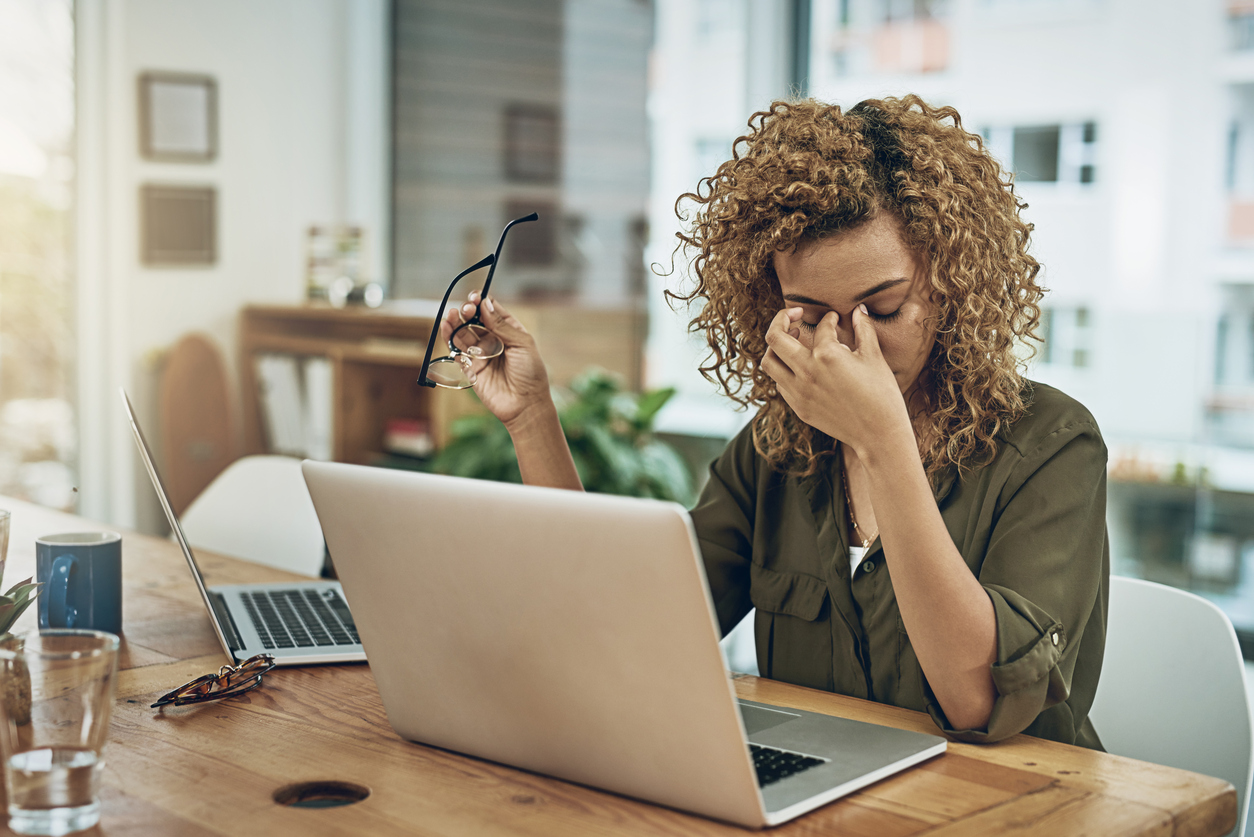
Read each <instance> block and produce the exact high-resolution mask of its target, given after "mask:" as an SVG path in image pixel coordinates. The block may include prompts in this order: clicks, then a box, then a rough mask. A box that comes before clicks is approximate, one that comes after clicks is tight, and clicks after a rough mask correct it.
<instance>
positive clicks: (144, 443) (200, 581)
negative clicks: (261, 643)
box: [118, 387, 230, 654]
mask: <svg viewBox="0 0 1254 837" xmlns="http://www.w3.org/2000/svg"><path fill="white" fill-rule="evenodd" d="M118 392H119V393H120V394H121V396H122V403H123V405H125V407H126V417H127V418H128V419H130V422H131V431H132V432H133V433H134V434H135V444H136V445H137V446H138V447H139V455H140V457H141V458H142V459H143V460H144V467H145V468H146V469H148V477H149V479H151V480H152V487H153V488H154V489H156V492H157V499H158V500H160V501H161V509H162V511H164V512H165V517H166V520H168V521H170V528H171V529H172V530H173V531H174V537H175V538H176V539H177V540H178V542H179V546H180V547H182V549H183V556H184V557H185V558H187V565H188V566H189V567H191V570H192V578H194V579H196V587H197V589H199V590H200V597H201V598H202V599H204V602H205V607H206V608H208V609H209V615H210V621H211V622H212V623H213V630H214V632H215V633H216V634H217V635H218V639H219V641H221V643H222V647H223V648H226V649H228V652H227V653H228V654H229V653H230V651H229V648H230V645H229V643H228V642H227V639H226V636H225V635H224V634H223V633H222V627H221V626H220V625H219V624H218V620H217V617H216V616H215V614H214V609H213V602H212V601H211V600H210V599H209V591H208V590H207V589H206V588H205V580H204V577H203V576H202V575H201V574H200V567H198V566H197V565H196V558H195V556H194V555H192V548H191V546H190V545H189V544H188V543H187V538H186V537H184V535H183V527H182V526H180V525H179V519H178V516H177V515H176V514H175V513H174V507H173V506H172V505H170V495H168V494H167V493H166V490H165V486H164V485H163V484H162V482H161V475H160V474H158V473H157V466H156V465H155V464H154V463H153V461H152V450H151V449H150V448H149V447H148V440H147V439H145V438H144V431H143V430H141V429H140V427H139V421H137V420H136V418H135V410H134V409H133V408H132V407H131V399H130V398H129V397H127V395H126V390H125V389H123V388H122V387H118Z"/></svg>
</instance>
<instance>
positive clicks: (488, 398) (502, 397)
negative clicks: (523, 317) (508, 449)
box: [440, 291, 553, 427]
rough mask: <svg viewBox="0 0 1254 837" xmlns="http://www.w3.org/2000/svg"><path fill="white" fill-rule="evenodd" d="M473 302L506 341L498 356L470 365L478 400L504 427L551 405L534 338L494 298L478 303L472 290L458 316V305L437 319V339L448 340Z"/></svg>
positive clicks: (469, 313)
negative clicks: (441, 320)
mask: <svg viewBox="0 0 1254 837" xmlns="http://www.w3.org/2000/svg"><path fill="white" fill-rule="evenodd" d="M476 305H478V306H479V319H480V321H481V322H482V323H483V325H484V327H485V328H487V329H488V330H489V331H491V332H492V333H493V334H495V335H496V336H497V337H499V338H500V339H501V342H502V343H504V344H505V351H504V353H502V354H501V355H500V356H499V357H495V358H492V359H490V360H476V361H474V364H473V366H472V367H471V368H472V369H473V370H474V373H475V376H476V377H475V387H474V389H475V394H476V395H478V396H479V400H480V401H482V402H483V405H484V406H485V407H487V408H488V411H489V412H491V413H492V415H494V416H496V417H497V418H499V419H500V420H501V421H502V422H504V423H505V426H506V427H509V426H510V424H511V423H513V422H515V421H517V420H518V419H519V418H520V417H521V416H524V415H525V414H526V413H528V412H529V410H534V408H537V407H540V408H544V409H548V408H551V406H552V403H553V400H552V395H551V394H550V392H549V374H548V372H547V371H546V370H545V368H544V360H543V359H542V358H541V357H540V352H539V351H538V350H537V349H536V341H535V338H534V337H532V336H531V334H529V333H528V332H527V329H525V328H524V327H523V325H522V323H520V322H518V320H517V319H516V318H515V317H514V316H513V315H512V314H510V313H509V311H507V310H506V309H505V308H504V306H502V305H501V304H500V303H498V302H497V301H496V300H494V299H492V298H491V297H488V298H487V299H485V300H483V301H482V304H480V297H479V292H478V291H475V292H474V293H472V294H471V295H470V301H469V302H467V303H465V304H464V305H463V306H462V308H461V312H460V313H461V316H460V317H459V316H458V313H459V312H458V310H457V309H450V310H449V311H448V313H447V314H446V315H445V318H444V322H442V323H440V339H441V340H442V341H443V342H444V343H445V344H447V343H448V339H449V336H450V335H451V334H452V333H453V329H455V328H456V327H457V326H459V325H461V324H462V323H463V322H464V321H465V320H469V319H470V318H471V317H473V316H474V315H475V306H476ZM463 318H464V319H463Z"/></svg>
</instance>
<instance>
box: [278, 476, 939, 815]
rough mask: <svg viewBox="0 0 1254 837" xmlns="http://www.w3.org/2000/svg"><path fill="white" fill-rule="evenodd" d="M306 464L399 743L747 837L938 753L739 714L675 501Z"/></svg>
mask: <svg viewBox="0 0 1254 837" xmlns="http://www.w3.org/2000/svg"><path fill="white" fill-rule="evenodd" d="M303 467H304V472H305V482H306V483H307V484H308V485H309V493H310V496H311V497H312V498H313V502H314V507H315V508H316V509H317V511H318V517H319V518H320V519H321V521H322V530H323V533H324V534H325V536H326V539H327V542H328V544H329V546H330V549H331V554H332V555H334V556H335V566H336V570H337V571H338V573H339V576H340V581H341V583H342V584H343V585H344V593H345V595H346V597H347V598H348V602H349V604H350V605H352V606H353V610H354V613H355V615H356V617H357V624H358V630H359V632H360V633H361V639H362V643H363V644H364V645H365V647H366V649H367V650H368V652H369V654H370V664H371V670H372V671H373V673H374V677H375V680H376V681H377V683H378V686H379V693H380V695H381V696H382V698H383V705H384V707H385V708H386V709H387V713H388V720H389V721H390V722H391V724H392V726H393V728H394V729H395V730H396V731H397V733H399V734H400V735H401V736H403V737H405V738H407V739H410V740H413V741H419V742H422V743H425V744H431V745H434V746H437V747H443V748H446V749H450V750H456V751H458V752H461V753H466V754H469V755H472V756H478V757H480V758H485V759H491V760H493V761H497V762H503V763H505V764H510V765H514V766H517V767H521V768H525V769H527V770H532V771H536V772H538V773H544V774H548V775H551V776H557V777H559V778H562V779H567V780H570V781H574V782H579V783H582V784H585V785H591V786H594V787H597V788H603V789H605V790H609V791H614V792H616V793H621V794H624V795H627V796H632V797H636V798H639V799H644V800H648V801H650V802H655V803H658V804H661V805H667V806H670V807H672V808H678V809H682V810H685V811H691V812H694V813H697V814H702V815H705V816H709V817H714V818H717V819H721V820H726V821H729V822H733V823H737V824H739V825H743V826H748V827H753V828H759V827H763V826H769V825H776V824H778V823H782V822H785V821H786V820H789V819H791V818H793V817H796V816H798V815H799V814H803V813H805V812H806V811H809V810H812V809H814V808H816V807H818V806H820V805H822V804H824V803H826V802H830V801H831V800H833V799H836V798H838V797H840V796H843V795H845V794H848V793H850V792H852V791H854V790H857V789H858V788H862V787H865V786H866V785H869V784H871V783H872V782H875V781H876V780H878V779H882V778H884V777H886V776H889V775H891V774H893V773H896V772H897V771H900V770H902V769H904V768H906V767H909V766H910V765H913V764H917V763H918V762H921V761H923V760H924V759H927V758H930V757H932V756H935V755H937V754H939V753H942V752H944V750H945V740H944V739H943V738H941V737H939V736H935V735H924V734H922V733H917V732H908V731H904V730H899V729H893V728H890V727H881V726H877V725H874V724H866V723H861V722H858V721H851V720H846V719H843V718H835V717H831V716H827V715H821V714H816V713H812V712H804V711H801V710H796V709H789V708H784V707H776V706H769V705H766V704H761V703H752V702H749V701H739V700H737V699H736V696H735V692H734V689H733V687H732V683H731V680H730V678H729V677H728V674H727V672H726V670H725V669H724V667H723V659H722V655H721V654H720V652H719V647H718V639H719V637H718V626H717V623H716V620H715V617H714V611H713V607H712V604H711V601H710V595H709V591H708V588H707V586H706V580H705V572H704V569H703V566H702V563H701V560H700V557H699V556H700V552H699V549H698V546H697V541H696V537H695V534H694V532H693V529H692V523H691V520H690V519H689V517H688V513H687V512H686V511H685V510H684V509H683V507H682V506H679V505H677V504H675V503H666V502H660V501H655V500H637V499H631V498H625V497H612V496H608V495H604V494H584V493H581V492H575V491H559V490H556V489H547V488H533V487H527V486H520V485H509V484H503V483H495V482H486V481H480V480H467V479H459V478H456V477H441V476H433V475H430V474H421V473H413V472H403V471H391V470H386V469H382V468H367V467H363V466H358V465H343V464H337V463H328V462H310V461H306V462H305V463H304V465H303Z"/></svg>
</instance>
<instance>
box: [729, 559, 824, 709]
mask: <svg viewBox="0 0 1254 837" xmlns="http://www.w3.org/2000/svg"><path fill="white" fill-rule="evenodd" d="M749 598H750V600H751V601H752V602H753V606H754V607H755V608H756V609H757V615H756V617H755V624H754V638H755V640H756V646H757V652H758V669H759V671H760V672H761V673H762V675H763V676H764V677H769V678H771V679H773V680H783V681H785V682H787V683H795V684H797V685H799V686H808V687H810V688H813V689H826V690H828V691H831V690H832V688H833V682H834V681H833V678H832V631H831V624H830V622H831V608H830V606H829V603H828V594H827V585H826V584H824V583H823V582H822V581H821V580H820V579H817V578H815V577H814V576H811V575H805V574H804V573H792V572H783V571H780V570H771V569H767V568H766V567H762V566H759V565H758V564H750V565H749Z"/></svg>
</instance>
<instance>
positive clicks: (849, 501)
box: [840, 461, 880, 549]
mask: <svg viewBox="0 0 1254 837" xmlns="http://www.w3.org/2000/svg"><path fill="white" fill-rule="evenodd" d="M840 484H841V486H842V487H843V488H844V489H845V508H846V509H847V510H848V511H849V522H850V523H852V524H853V534H854V536H855V537H857V538H858V539H859V540H861V541H862V543H860V544H858V545H859V546H861V547H862V548H863V549H866V548H867V547H868V546H870V545H871V544H872V543H874V541H875V539H876V538H877V537H879V534H880V532H879V529H876V530H875V531H874V532H872V533H871V536H870V537H869V538H868V537H867V536H866V535H865V534H863V532H862V528H861V527H860V526H858V519H857V518H856V517H854V516H853V498H852V497H850V496H849V479H848V477H846V476H845V463H844V462H843V461H842V462H841V463H840Z"/></svg>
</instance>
